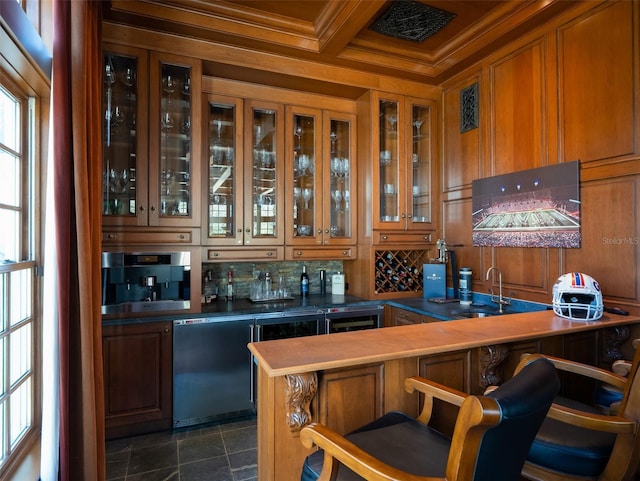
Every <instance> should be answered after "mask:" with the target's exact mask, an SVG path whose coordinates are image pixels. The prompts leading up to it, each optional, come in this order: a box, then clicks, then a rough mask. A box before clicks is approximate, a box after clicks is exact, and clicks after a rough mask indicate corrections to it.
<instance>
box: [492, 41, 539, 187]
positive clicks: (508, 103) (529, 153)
mask: <svg viewBox="0 0 640 481" xmlns="http://www.w3.org/2000/svg"><path fill="white" fill-rule="evenodd" d="M543 66H544V62H543V41H542V40H540V41H538V42H536V43H534V44H532V45H528V46H527V47H526V48H523V49H521V50H518V51H516V52H514V53H513V54H512V55H508V56H506V57H505V58H501V59H499V61H497V62H495V63H494V64H492V65H491V66H490V67H489V70H490V86H491V99H490V101H491V130H490V137H491V140H490V145H491V159H486V161H487V162H489V161H490V162H491V165H490V166H489V165H487V166H486V169H485V172H486V173H487V174H489V173H491V175H499V174H505V173H509V172H516V171H519V170H526V169H532V168H534V167H540V166H542V165H545V164H546V150H547V149H546V140H545V132H546V130H545V128H544V125H545V123H544V120H543V119H544V118H546V112H545V95H546V92H545V88H544V80H543V74H544V72H543Z"/></svg>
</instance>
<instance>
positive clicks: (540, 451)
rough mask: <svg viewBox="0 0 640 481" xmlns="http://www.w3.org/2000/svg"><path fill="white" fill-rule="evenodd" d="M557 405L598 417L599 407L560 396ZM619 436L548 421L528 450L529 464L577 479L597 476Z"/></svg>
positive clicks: (605, 463) (556, 401) (546, 420)
mask: <svg viewBox="0 0 640 481" xmlns="http://www.w3.org/2000/svg"><path fill="white" fill-rule="evenodd" d="M554 402H555V403H556V404H560V405H561V406H566V407H569V408H572V409H578V410H580V411H583V412H590V413H593V414H599V413H600V411H598V410H597V409H596V408H594V407H592V406H590V405H588V404H585V403H581V402H577V401H573V400H571V399H567V398H563V397H558V398H556V399H555V401H554ZM615 440H616V435H615V434H613V433H605V432H602V431H593V430H590V429H585V428H581V427H578V426H572V425H570V424H565V423H562V422H560V421H556V420H554V419H550V418H547V419H545V420H544V422H543V423H542V426H541V427H540V430H539V431H538V435H537V436H536V439H535V441H534V442H533V444H532V446H531V450H530V451H529V457H528V460H529V462H531V463H533V464H540V465H544V466H545V467H547V468H549V469H552V470H555V471H560V472H562V473H570V474H574V475H578V476H593V477H597V476H598V475H599V474H600V473H601V472H602V470H603V469H604V467H605V466H606V465H607V462H608V461H609V457H610V456H611V451H612V450H613V443H614V442H615Z"/></svg>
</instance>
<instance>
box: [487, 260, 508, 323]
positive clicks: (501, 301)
mask: <svg viewBox="0 0 640 481" xmlns="http://www.w3.org/2000/svg"><path fill="white" fill-rule="evenodd" d="M493 270H496V271H498V290H499V297H498V298H497V299H496V296H495V295H494V293H493V287H490V288H489V293H490V294H491V302H495V303H496V304H498V306H499V309H498V312H499V313H500V314H502V313H503V312H504V310H503V306H508V305H511V299H505V298H503V297H502V272H501V271H500V269H498V268H497V267H495V266H491V267H489V269H487V275H486V276H485V280H487V281H488V280H489V274H491V271H493Z"/></svg>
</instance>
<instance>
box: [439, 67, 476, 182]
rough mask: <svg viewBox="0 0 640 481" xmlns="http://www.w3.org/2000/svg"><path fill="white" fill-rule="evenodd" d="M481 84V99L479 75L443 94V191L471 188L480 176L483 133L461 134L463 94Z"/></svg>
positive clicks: (469, 131)
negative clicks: (468, 88)
mask: <svg viewBox="0 0 640 481" xmlns="http://www.w3.org/2000/svg"><path fill="white" fill-rule="evenodd" d="M476 82H477V83H478V95H479V97H480V98H482V89H481V85H482V84H481V82H480V79H479V77H478V76H471V77H469V78H466V79H465V80H464V82H463V83H460V84H457V85H454V86H452V87H450V88H448V89H446V90H445V91H444V92H443V95H442V101H443V109H442V110H443V119H442V123H443V144H444V145H443V149H442V152H443V155H442V159H443V161H442V191H443V192H451V191H454V190H458V189H462V188H464V187H469V186H471V181H472V180H473V179H477V178H478V177H480V170H479V168H480V159H481V154H480V146H481V142H480V131H481V129H482V124H481V123H480V126H479V127H478V128H477V129H472V130H468V131H466V132H464V133H461V132H460V121H461V119H460V91H461V90H464V89H465V88H467V87H469V86H470V85H473V84H474V83H476Z"/></svg>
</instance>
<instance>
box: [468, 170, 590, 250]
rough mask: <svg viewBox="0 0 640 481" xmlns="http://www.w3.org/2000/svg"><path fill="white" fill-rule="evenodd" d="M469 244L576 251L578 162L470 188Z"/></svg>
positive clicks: (483, 181) (477, 183)
mask: <svg viewBox="0 0 640 481" xmlns="http://www.w3.org/2000/svg"><path fill="white" fill-rule="evenodd" d="M472 196H473V197H472V204H473V216H472V219H473V245H474V246H494V247H565V248H578V247H580V240H581V237H580V166H579V163H578V161H577V160H576V161H573V162H565V163H562V164H557V165H552V166H548V167H540V168H537V169H530V170H523V171H521V172H514V173H512V174H504V175H497V176H495V177H489V178H486V179H478V180H474V181H473V183H472Z"/></svg>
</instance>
